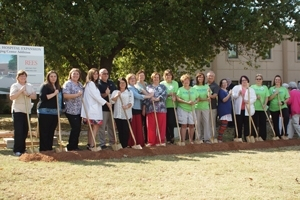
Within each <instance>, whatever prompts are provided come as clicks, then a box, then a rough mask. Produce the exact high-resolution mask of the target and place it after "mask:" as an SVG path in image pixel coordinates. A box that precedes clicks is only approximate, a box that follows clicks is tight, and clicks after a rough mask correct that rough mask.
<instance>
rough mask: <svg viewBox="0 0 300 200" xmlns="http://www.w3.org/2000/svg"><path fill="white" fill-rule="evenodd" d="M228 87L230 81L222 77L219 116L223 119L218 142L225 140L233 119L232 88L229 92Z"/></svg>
mask: <svg viewBox="0 0 300 200" xmlns="http://www.w3.org/2000/svg"><path fill="white" fill-rule="evenodd" d="M227 87H228V83H227V80H226V79H222V80H221V81H220V88H221V89H220V90H219V94H218V116H219V119H220V121H221V125H220V128H219V131H218V132H219V135H218V142H222V141H223V134H224V131H225V130H226V128H227V124H228V121H232V116H231V109H232V104H231V90H230V91H229V92H228V91H227V90H226V88H227Z"/></svg>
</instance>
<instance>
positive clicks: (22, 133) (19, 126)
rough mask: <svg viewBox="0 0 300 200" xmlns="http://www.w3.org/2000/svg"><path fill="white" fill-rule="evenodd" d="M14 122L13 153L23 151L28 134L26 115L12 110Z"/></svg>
mask: <svg viewBox="0 0 300 200" xmlns="http://www.w3.org/2000/svg"><path fill="white" fill-rule="evenodd" d="M12 118H13V123H14V129H15V131H14V148H13V151H14V153H16V152H20V153H24V152H25V150H26V138H27V135H28V122H27V116H26V114H25V113H22V112H13V114H12Z"/></svg>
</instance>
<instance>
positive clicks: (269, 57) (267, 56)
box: [263, 49, 272, 60]
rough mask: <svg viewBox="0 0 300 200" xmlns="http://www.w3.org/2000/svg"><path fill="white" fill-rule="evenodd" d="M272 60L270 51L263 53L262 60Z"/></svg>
mask: <svg viewBox="0 0 300 200" xmlns="http://www.w3.org/2000/svg"><path fill="white" fill-rule="evenodd" d="M270 59H272V52H271V49H269V51H267V52H266V53H265V56H264V57H263V60H270Z"/></svg>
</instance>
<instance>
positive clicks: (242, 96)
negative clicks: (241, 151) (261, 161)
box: [232, 76, 256, 139]
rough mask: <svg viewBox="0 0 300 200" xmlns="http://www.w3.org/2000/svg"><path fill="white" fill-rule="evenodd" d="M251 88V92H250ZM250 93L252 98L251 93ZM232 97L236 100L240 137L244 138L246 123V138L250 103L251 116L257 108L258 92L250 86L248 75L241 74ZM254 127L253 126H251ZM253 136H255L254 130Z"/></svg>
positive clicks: (235, 106) (245, 135)
mask: <svg viewBox="0 0 300 200" xmlns="http://www.w3.org/2000/svg"><path fill="white" fill-rule="evenodd" d="M248 90H249V93H248ZM248 94H250V100H249V97H248V96H249V95H248ZM232 97H233V98H234V99H235V101H234V110H235V115H236V123H237V124H236V126H237V129H238V138H242V128H243V125H244V139H246V137H247V136H248V135H249V132H250V131H249V130H250V127H249V112H248V110H249V104H250V116H252V115H254V113H255V108H254V102H255V101H256V94H255V91H254V89H253V88H250V87H249V78H248V77H247V76H241V78H240V85H236V86H234V88H233V89H232ZM251 129H252V130H254V129H253V126H251ZM251 132H252V134H251V135H252V136H254V131H251Z"/></svg>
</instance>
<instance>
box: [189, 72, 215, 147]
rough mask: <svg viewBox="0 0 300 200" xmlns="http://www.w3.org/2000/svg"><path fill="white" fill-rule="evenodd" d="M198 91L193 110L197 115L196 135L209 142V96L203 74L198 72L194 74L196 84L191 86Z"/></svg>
mask: <svg viewBox="0 0 300 200" xmlns="http://www.w3.org/2000/svg"><path fill="white" fill-rule="evenodd" d="M193 88H195V89H196V90H197V92H198V93H199V102H198V103H197V104H196V105H195V111H196V116H197V119H196V120H197V122H198V123H197V127H196V128H197V130H198V134H199V135H198V137H196V138H200V140H204V142H207V143H208V142H209V141H210V138H211V131H212V130H211V128H210V126H209V124H210V122H209V101H208V100H209V98H208V97H207V90H208V89H209V85H207V84H205V75H204V74H203V73H198V74H197V75H196V85H194V86H193Z"/></svg>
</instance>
